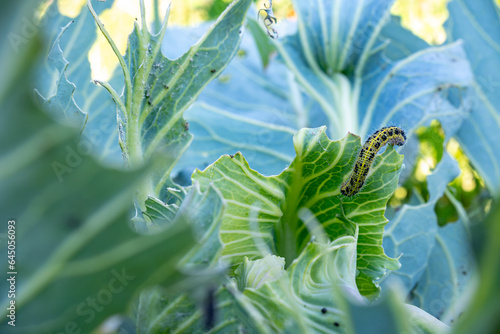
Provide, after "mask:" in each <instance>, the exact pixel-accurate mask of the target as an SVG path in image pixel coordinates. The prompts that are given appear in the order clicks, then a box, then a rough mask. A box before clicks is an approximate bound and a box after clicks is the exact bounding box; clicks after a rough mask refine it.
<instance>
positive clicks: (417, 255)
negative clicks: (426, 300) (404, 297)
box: [383, 154, 459, 294]
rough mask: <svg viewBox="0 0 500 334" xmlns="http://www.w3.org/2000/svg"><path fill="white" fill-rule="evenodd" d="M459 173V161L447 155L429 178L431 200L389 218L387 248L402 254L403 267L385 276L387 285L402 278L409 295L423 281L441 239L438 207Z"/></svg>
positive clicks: (406, 206)
mask: <svg viewBox="0 0 500 334" xmlns="http://www.w3.org/2000/svg"><path fill="white" fill-rule="evenodd" d="M458 174H459V169H458V165H457V163H456V162H455V160H454V159H452V158H451V157H450V156H449V155H448V154H444V155H443V158H442V160H441V162H440V163H439V164H438V166H437V167H436V169H435V170H434V172H433V173H432V174H431V175H429V176H428V177H427V187H428V189H429V194H430V197H429V200H428V201H427V202H425V203H421V204H417V205H409V204H406V205H403V207H402V208H401V209H400V210H399V211H398V212H397V213H395V215H394V216H393V217H390V218H389V224H387V227H386V229H385V233H384V243H383V246H384V250H385V252H386V253H387V254H388V255H389V256H392V257H398V256H400V255H401V257H400V258H399V260H400V262H401V268H400V269H399V270H398V271H394V272H391V273H390V275H388V276H387V277H385V278H384V282H383V285H385V286H389V285H390V284H391V282H390V280H391V276H393V277H398V278H399V279H400V280H401V281H402V283H403V289H404V292H405V293H406V294H409V293H410V291H411V290H412V289H413V288H414V287H415V285H416V284H417V282H419V281H420V278H421V277H422V274H423V273H424V271H425V269H426V267H427V265H428V261H429V257H430V256H431V253H432V250H433V248H434V244H435V242H436V241H435V240H436V237H437V234H436V233H437V230H438V223H437V217H436V213H435V212H434V207H435V205H436V202H437V200H438V199H439V198H440V197H441V194H442V193H444V191H445V189H446V186H447V184H448V183H449V182H451V181H452V180H453V179H454V178H456V177H457V176H458Z"/></svg>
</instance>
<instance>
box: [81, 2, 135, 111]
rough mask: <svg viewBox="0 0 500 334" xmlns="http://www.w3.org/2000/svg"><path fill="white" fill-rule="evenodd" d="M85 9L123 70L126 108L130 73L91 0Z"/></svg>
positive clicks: (129, 95)
mask: <svg viewBox="0 0 500 334" xmlns="http://www.w3.org/2000/svg"><path fill="white" fill-rule="evenodd" d="M87 7H88V8H89V10H90V13H91V14H92V16H93V17H94V20H95V22H96V23H97V26H98V27H99V30H100V31H101V33H102V34H103V35H104V37H105V38H106V40H107V41H108V43H109V45H110V46H111V48H112V49H113V52H114V53H115V55H116V57H117V58H118V61H119V62H120V66H121V67H122V70H123V76H124V77H125V89H126V91H127V107H129V106H130V101H131V96H132V79H131V78H130V71H129V69H128V67H127V64H126V63H125V58H123V56H122V55H121V53H120V50H118V47H117V46H116V44H115V42H114V41H113V39H112V38H111V36H110V35H109V33H108V31H107V30H106V28H104V24H102V21H101V19H100V18H99V16H98V15H97V13H96V12H95V11H94V7H92V3H91V0H87Z"/></svg>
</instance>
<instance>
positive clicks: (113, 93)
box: [93, 80, 127, 122]
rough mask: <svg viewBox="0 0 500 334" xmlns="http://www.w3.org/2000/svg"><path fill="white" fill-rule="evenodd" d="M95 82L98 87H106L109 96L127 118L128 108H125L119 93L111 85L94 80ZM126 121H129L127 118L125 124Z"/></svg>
mask: <svg viewBox="0 0 500 334" xmlns="http://www.w3.org/2000/svg"><path fill="white" fill-rule="evenodd" d="M93 82H94V84H96V85H101V86H102V87H104V88H105V89H106V90H107V91H108V93H109V94H111V97H112V98H113V100H114V101H115V103H116V105H117V106H118V108H120V109H121V111H122V113H123V114H124V115H125V117H127V108H126V107H125V105H124V104H123V101H122V99H121V98H120V96H119V95H118V93H117V92H116V91H115V90H114V89H113V87H111V85H110V84H109V83H107V82H105V81H100V80H93ZM126 121H127V119H126V118H125V122H126Z"/></svg>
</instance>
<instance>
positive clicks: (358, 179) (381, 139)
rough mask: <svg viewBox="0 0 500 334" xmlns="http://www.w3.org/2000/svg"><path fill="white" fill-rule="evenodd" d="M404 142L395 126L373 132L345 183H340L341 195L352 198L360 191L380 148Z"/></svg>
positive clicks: (402, 132) (400, 132) (403, 137)
mask: <svg viewBox="0 0 500 334" xmlns="http://www.w3.org/2000/svg"><path fill="white" fill-rule="evenodd" d="M405 141H406V135H405V132H404V131H403V130H402V129H400V128H398V127H396V126H387V127H383V128H382V129H380V130H377V131H375V133H374V134H372V135H371V136H370V137H369V138H368V139H367V140H366V142H365V144H364V145H363V147H362V148H361V151H360V152H359V154H358V158H357V159H356V163H355V164H354V169H353V171H352V173H351V175H349V178H348V179H347V181H345V182H344V183H342V186H341V187H340V192H341V193H342V195H344V196H346V197H350V196H354V195H356V194H357V193H358V192H359V191H360V190H361V188H362V187H363V184H364V183H365V180H366V177H367V176H368V171H369V170H370V166H371V165H372V163H373V160H374V159H375V155H376V154H377V152H378V151H379V150H380V149H381V148H382V146H384V145H385V144H389V145H398V146H402V145H404V143H405Z"/></svg>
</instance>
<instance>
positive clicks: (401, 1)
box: [392, 0, 448, 44]
mask: <svg viewBox="0 0 500 334" xmlns="http://www.w3.org/2000/svg"><path fill="white" fill-rule="evenodd" d="M446 3H447V0H397V1H396V3H395V4H394V7H393V8H392V14H394V15H398V16H401V24H402V25H403V26H404V27H405V28H408V29H410V30H411V31H412V32H413V33H414V34H415V35H417V36H418V37H420V38H422V39H423V40H425V41H426V42H427V43H429V44H442V43H444V41H445V40H446V32H445V30H444V28H443V23H444V22H445V21H446V19H448V10H447V9H446Z"/></svg>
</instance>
